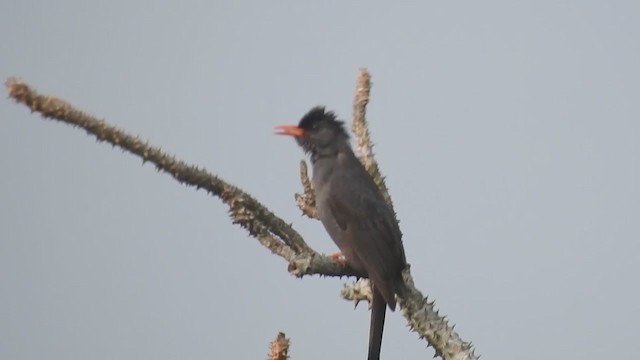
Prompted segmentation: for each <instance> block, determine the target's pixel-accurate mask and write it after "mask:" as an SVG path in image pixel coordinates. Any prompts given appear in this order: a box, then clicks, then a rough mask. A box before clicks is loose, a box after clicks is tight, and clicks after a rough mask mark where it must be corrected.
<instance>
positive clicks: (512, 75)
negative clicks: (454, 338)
mask: <svg viewBox="0 0 640 360" xmlns="http://www.w3.org/2000/svg"><path fill="white" fill-rule="evenodd" d="M44 3H45V2H41V1H40V2H38V1H4V2H2V3H1V4H0V44H1V46H2V51H1V54H2V55H1V56H0V76H1V78H2V79H3V80H4V79H5V78H7V77H9V76H18V77H21V78H22V79H23V80H25V81H27V82H29V83H30V84H32V85H34V86H35V87H36V88H37V89H38V90H40V91H42V92H44V93H48V94H53V95H56V96H58V97H61V98H64V99H66V100H68V101H70V102H71V103H73V104H75V105H77V106H78V107H80V108H82V109H84V110H86V111H88V112H90V113H92V114H95V115H98V116H100V117H104V118H105V119H107V120H108V121H109V122H110V123H113V124H116V125H118V126H120V127H122V128H125V129H127V130H128V131H130V132H132V133H135V134H140V135H141V136H142V137H143V138H145V139H149V140H150V142H151V143H153V144H157V145H161V146H162V147H163V149H165V150H167V151H169V152H171V153H173V154H176V155H177V156H178V157H180V158H182V159H184V160H187V161H189V162H192V163H195V164H199V165H202V166H205V167H207V168H208V169H209V170H211V171H213V172H215V173H217V174H219V175H221V176H223V177H224V178H226V179H228V180H230V181H232V182H234V183H236V184H238V185H239V186H241V187H243V188H245V189H246V190H248V191H250V192H251V193H252V194H254V195H255V196H256V197H257V198H258V199H260V200H261V201H263V202H264V203H265V204H266V205H268V206H269V207H270V208H271V209H272V210H274V211H276V212H277V213H278V214H280V215H281V216H282V217H283V218H284V219H286V220H287V221H290V222H292V223H293V224H294V226H295V227H296V228H297V229H298V230H299V231H301V232H302V234H303V235H304V236H305V238H306V239H307V241H308V242H309V243H310V244H311V245H312V246H313V247H314V248H316V249H318V250H320V251H323V252H333V251H335V246H334V245H333V243H332V242H331V241H330V240H329V239H328V237H327V236H326V234H325V232H324V230H323V229H322V227H321V225H320V224H319V223H317V222H313V221H311V220H308V219H306V218H303V217H302V216H301V215H300V212H299V210H298V209H297V208H296V206H295V204H294V201H293V193H294V192H296V191H298V190H299V189H300V185H299V183H298V161H299V160H300V159H301V158H302V157H303V154H302V152H301V151H300V150H299V149H298V148H297V146H296V145H295V143H294V142H293V141H291V140H290V139H284V138H282V137H277V136H273V135H272V130H271V129H272V127H273V126H274V125H277V124H281V123H295V122H297V121H298V119H299V117H300V116H301V115H302V114H303V113H304V112H306V111H307V110H308V109H309V108H310V107H312V106H314V105H317V104H324V105H327V106H328V107H329V108H331V109H334V110H336V111H337V112H338V113H339V114H340V115H341V116H342V117H343V118H345V119H348V118H350V116H351V100H352V95H353V91H354V82H355V77H356V73H357V69H358V67H361V66H366V67H368V68H369V69H370V71H371V73H372V75H373V80H374V88H373V93H372V99H371V105H370V108H369V120H370V122H371V131H372V133H373V136H374V139H375V141H376V144H377V146H376V151H377V154H378V160H379V161H380V164H381V167H382V170H383V172H384V173H385V174H386V175H387V177H388V185H389V187H390V190H391V192H392V195H393V196H394V200H395V203H396V209H397V211H398V214H399V216H400V219H401V228H402V230H403V232H404V243H405V247H406V251H407V257H408V260H409V262H410V263H411V264H412V270H413V274H414V277H415V280H416V282H417V285H418V287H419V288H421V289H422V290H423V291H425V292H426V293H428V294H429V295H430V297H432V298H433V299H435V300H436V303H437V305H438V307H439V308H440V309H441V311H442V312H443V313H445V314H447V315H448V316H449V318H450V320H451V321H452V322H454V323H456V324H457V327H456V329H457V330H458V331H459V332H460V334H461V335H462V336H463V338H464V339H466V340H471V341H473V342H474V344H475V345H476V347H477V351H478V352H479V353H480V354H482V355H483V357H484V358H485V359H513V358H518V359H523V360H526V359H540V358H541V357H545V358H562V359H601V358H632V357H634V356H635V355H637V351H636V350H635V346H634V344H635V343H636V340H637V337H638V333H637V331H638V330H637V325H638V323H640V285H638V281H637V276H638V271H639V270H640V266H639V265H638V263H639V260H640V245H639V241H638V239H640V228H639V225H638V222H639V220H640V192H639V189H640V186H639V184H640V145H639V144H640V142H639V141H638V139H639V136H640V122H639V119H640V108H639V105H638V99H639V98H640V85H639V84H640V70H639V69H640V67H639V66H638V64H639V63H640V61H639V60H640V59H639V55H640V25H638V14H639V11H640V3H638V2H637V1H612V2H604V1H512V0H510V1H482V2H479V1H458V2H453V1H425V2H421V5H412V6H409V5H396V6H394V7H393V8H391V7H389V6H387V5H383V4H382V2H350V3H346V2H344V1H324V2H306V1H255V2H241V1H236V2H226V3H221V2H217V1H184V2H181V3H180V5H178V2H160V1H146V2H145V1H137V2H132V1H109V2H104V3H103V4H100V5H98V3H91V2H85V1H57V2H55V4H54V3H53V2H51V3H50V4H49V5H44ZM385 3H386V2H385ZM0 165H1V166H2V176H0V358H2V359H44V358H46V359H88V358H90V359H223V358H225V359H261V358H264V357H265V356H266V353H267V348H268V343H269V341H271V340H272V339H273V338H274V337H275V335H276V334H277V332H278V331H284V332H286V334H287V335H288V336H290V337H291V338H292V350H291V352H292V358H293V359H326V358H327V354H330V355H331V356H332V358H335V359H354V358H365V354H366V349H367V345H366V343H367V336H368V331H369V330H368V326H369V320H368V313H367V311H366V306H361V307H359V308H358V309H356V310H355V311H354V310H353V306H352V305H351V304H349V303H347V302H345V301H343V300H340V299H339V297H338V293H339V290H340V288H341V287H342V283H344V282H345V281H346V280H344V279H343V280H339V279H325V278H323V279H319V278H317V277H316V278H305V279H303V280H299V279H295V278H293V277H292V276H290V275H289V274H288V273H287V271H286V264H285V263H284V262H283V261H282V260H281V259H280V258H278V257H275V256H274V255H271V254H270V253H269V252H268V251H266V250H265V249H264V248H262V247H261V246H259V245H258V243H257V242H256V241H255V240H254V239H252V238H249V237H248V235H247V234H246V233H245V232H244V231H243V230H242V229H240V228H238V227H236V226H234V225H232V224H231V223H230V221H229V220H228V218H227V215H226V208H225V206H223V205H222V204H221V203H220V202H219V201H218V200H217V199H215V198H211V197H209V196H207V195H206V194H205V193H204V192H202V191H194V190H193V189H191V188H186V187H184V186H181V185H178V184H177V183H176V182H175V181H174V180H172V179H171V178H170V177H169V176H166V175H161V174H158V173H156V171H155V170H154V168H153V167H152V166H149V165H145V166H142V165H141V161H139V160H138V159H136V158H134V157H132V156H130V155H128V154H123V153H122V152H121V151H120V150H117V149H116V150H114V149H112V148H111V147H110V146H108V145H105V144H96V143H95V140H94V139H93V138H90V137H88V136H86V135H85V134H84V132H82V131H79V130H77V129H72V128H70V127H68V126H64V125H62V124H58V123H53V122H48V121H43V120H41V119H40V117H39V116H37V115H33V114H30V113H29V111H28V110H27V109H26V108H24V107H23V106H18V105H15V104H13V103H12V102H11V101H9V100H7V99H5V100H3V101H2V102H1V104H0ZM387 319H388V320H387V326H386V329H385V337H384V342H383V348H382V352H383V353H382V355H383V357H384V358H386V359H394V358H395V359H424V358H427V357H430V356H431V355H432V354H433V352H432V350H431V349H428V350H425V343H424V342H421V341H419V340H417V338H416V335H415V334H413V333H409V331H408V330H407V328H406V325H405V321H404V319H403V318H402V316H401V315H400V314H399V313H393V314H391V315H389V316H388V317H387Z"/></svg>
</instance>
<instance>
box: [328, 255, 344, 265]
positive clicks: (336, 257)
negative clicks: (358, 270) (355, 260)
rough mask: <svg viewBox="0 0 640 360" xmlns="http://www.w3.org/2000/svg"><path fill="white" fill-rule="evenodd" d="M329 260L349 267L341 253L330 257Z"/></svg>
mask: <svg viewBox="0 0 640 360" xmlns="http://www.w3.org/2000/svg"><path fill="white" fill-rule="evenodd" d="M329 258H330V259H331V260H333V261H334V262H335V263H337V264H338V265H340V266H342V267H347V258H345V257H344V255H342V253H341V252H337V253H333V254H330V255H329Z"/></svg>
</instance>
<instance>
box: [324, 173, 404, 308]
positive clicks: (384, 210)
mask: <svg viewBox="0 0 640 360" xmlns="http://www.w3.org/2000/svg"><path fill="white" fill-rule="evenodd" d="M344 176H345V178H342V179H340V178H335V179H334V181H337V182H339V184H336V185H338V186H332V187H331V192H330V193H329V196H328V199H327V205H328V206H329V208H330V210H331V214H332V216H333V217H334V219H335V221H336V223H337V224H338V225H339V226H340V227H341V229H342V230H343V231H344V236H345V237H347V239H345V240H346V241H348V243H349V245H350V246H351V247H352V249H353V252H354V253H355V255H356V256H357V258H358V260H359V262H360V263H361V264H362V265H363V267H364V270H365V271H366V272H367V275H368V276H369V278H370V279H371V280H372V281H373V283H374V285H375V286H376V287H377V288H378V290H380V292H381V293H382V295H383V297H384V299H385V301H386V303H387V304H389V307H391V308H392V309H393V308H394V307H395V297H394V294H395V293H396V292H397V287H398V286H399V283H398V281H402V280H401V276H402V269H403V268H404V267H405V265H406V260H405V254H404V248H403V246H402V234H401V232H400V229H399V227H398V224H397V223H396V221H395V217H394V216H393V212H392V210H391V208H390V207H389V206H388V205H387V204H386V202H385V201H384V199H383V197H382V194H381V193H380V190H379V189H378V187H377V186H376V185H375V183H374V182H373V180H372V179H371V177H370V176H369V174H368V173H366V170H364V168H362V167H359V168H358V169H355V170H352V171H350V172H349V173H345V175H344Z"/></svg>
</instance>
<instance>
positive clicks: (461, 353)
mask: <svg viewBox="0 0 640 360" xmlns="http://www.w3.org/2000/svg"><path fill="white" fill-rule="evenodd" d="M6 86H7V90H8V92H9V96H10V97H11V98H13V99H14V100H15V101H17V102H18V103H21V104H24V105H26V106H27V107H28V108H29V109H30V110H31V111H32V112H38V113H40V114H41V115H42V116H43V117H44V118H45V119H52V120H56V121H60V122H63V123H66V124H69V125H71V126H74V127H80V128H82V129H84V130H85V131H86V132H87V133H88V134H90V135H93V136H95V137H96V138H97V140H98V141H100V142H108V143H110V144H111V145H113V146H117V147H120V148H121V149H123V150H125V151H127V152H129V153H131V154H134V155H136V156H138V157H140V158H141V159H142V161H143V163H144V162H150V163H152V164H154V165H155V167H156V169H157V170H158V171H161V172H164V173H167V174H169V175H171V176H172V177H173V178H175V179H176V180H177V181H178V182H180V183H182V184H185V185H189V186H193V187H195V188H196V189H204V190H205V191H207V192H208V193H209V194H211V195H214V196H216V197H218V198H220V199H221V200H222V201H223V202H224V203H225V204H226V205H227V206H228V207H229V216H230V218H231V221H232V222H233V223H235V224H238V225H240V226H242V227H243V228H244V229H246V230H247V231H248V232H249V234H251V235H252V236H253V237H255V238H256V239H257V240H258V241H259V242H260V244H262V245H263V246H265V247H266V248H267V249H269V250H270V251H271V252H272V253H274V254H276V255H278V256H280V257H282V258H284V259H285V260H286V261H287V263H288V269H289V272H290V273H292V274H293V275H295V276H298V277H302V276H304V275H313V274H318V275H324V276H340V277H341V276H360V277H362V275H363V274H358V273H357V272H355V271H353V270H352V269H349V268H344V267H343V266H341V265H338V264H337V263H336V262H334V261H333V260H332V259H330V258H329V257H327V256H325V255H322V254H320V253H318V252H316V251H315V250H313V249H312V248H311V247H310V246H309V245H307V243H306V242H305V241H304V239H303V238H302V236H301V235H300V234H299V233H298V232H296V231H295V230H294V229H293V228H292V227H291V226H290V225H289V224H288V223H287V222H285V221H284V220H282V219H281V218H280V217H278V216H277V215H275V214H274V213H273V212H271V211H270V210H269V209H267V208H266V207H265V206H264V205H262V204H261V203H260V202H258V201H257V200H256V199H255V198H253V197H252V196H251V195H249V194H248V193H246V192H245V191H243V190H242V189H240V188H238V187H236V186H234V185H232V184H229V183H228V182H226V181H225V180H223V179H222V178H220V177H218V176H216V175H214V174H212V173H210V172H208V171H206V170H205V169H203V168H200V167H198V166H195V165H191V164H187V163H186V162H183V161H180V160H178V159H176V158H175V157H174V156H172V155H169V154H167V153H165V152H163V151H162V150H161V149H160V148H159V147H154V146H151V145H149V144H148V143H147V142H145V141H142V140H141V139H139V138H138V137H136V136H133V135H131V134H128V133H126V132H124V131H123V130H120V129H118V128H116V127H114V126H111V125H109V124H108V123H106V122H105V121H104V120H100V119H97V118H95V117H93V116H90V115H87V114H86V113H84V112H82V111H80V110H78V109H76V108H75V107H73V106H72V105H71V104H69V103H67V102H65V101H63V100H61V99H58V98H56V97H53V96H47V95H42V94H39V93H37V92H36V91H35V90H33V89H32V88H31V87H30V86H29V85H27V84H26V83H24V82H22V81H19V80H16V79H9V80H8V81H7V82H6ZM369 91H370V76H369V73H368V72H367V71H366V70H365V69H361V71H360V76H359V80H358V88H357V91H356V102H355V104H354V133H355V135H356V140H357V142H358V149H359V152H360V154H361V159H362V161H363V163H364V164H365V166H366V167H367V169H368V170H369V172H370V174H372V175H373V177H374V179H375V180H376V183H377V184H378V186H380V187H381V189H382V190H383V194H385V197H386V198H387V200H388V201H389V203H391V199H390V197H389V195H388V191H387V190H386V186H385V184H384V178H383V177H382V175H380V172H379V170H378V166H377V163H376V162H375V160H374V158H373V152H372V151H371V149H372V144H371V141H370V140H369V135H368V130H367V125H366V121H365V110H366V105H367V103H368V99H369ZM357 124H358V125H357ZM301 179H302V183H303V189H304V195H299V198H298V197H297V198H298V204H299V205H300V204H302V206H301V208H302V209H303V211H305V209H307V210H306V212H305V214H306V215H307V216H309V217H317V214H315V213H314V212H313V211H315V203H314V201H313V197H312V194H313V191H312V188H311V187H310V183H309V181H308V176H307V174H306V166H305V165H301ZM305 179H306V180H305ZM310 194H311V197H308V196H309V195H310ZM404 277H405V283H406V285H407V287H406V288H407V291H406V293H405V294H404V296H403V297H402V298H400V299H399V304H400V306H401V307H402V310H403V313H404V316H405V318H407V321H408V323H409V325H410V327H411V328H412V329H413V330H414V331H415V332H417V333H418V334H419V336H420V337H421V338H424V339H426V340H427V343H428V345H430V346H433V347H434V349H435V352H436V355H439V356H441V357H442V358H443V359H447V360H448V359H456V360H463V359H464V360H467V359H477V356H476V355H475V354H474V352H473V349H472V346H471V344H470V343H468V342H464V341H463V340H462V339H460V337H459V336H458V334H456V333H455V332H454V331H453V328H452V327H451V326H449V324H448V323H447V321H446V320H445V319H444V317H443V316H440V315H439V314H438V312H437V311H436V310H435V309H434V304H433V302H428V301H427V299H426V298H425V297H424V296H423V295H422V293H421V292H420V291H419V290H418V289H416V288H415V286H414V284H413V279H412V278H411V274H410V271H409V269H407V270H406V271H405V273H404ZM358 286H366V282H362V283H360V285H358ZM362 294H366V291H365V290H364V289H361V290H360V291H359V292H357V293H352V294H349V293H346V294H344V296H345V297H346V298H349V299H353V300H358V299H359V298H360V299H364V298H366V295H365V296H364V297H362V296H363V295H362Z"/></svg>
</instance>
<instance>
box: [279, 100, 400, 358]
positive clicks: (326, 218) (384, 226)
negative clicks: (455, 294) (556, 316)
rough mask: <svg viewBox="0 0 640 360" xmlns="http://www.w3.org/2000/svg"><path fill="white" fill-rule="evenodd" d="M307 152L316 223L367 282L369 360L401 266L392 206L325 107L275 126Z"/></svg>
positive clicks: (374, 355)
mask: <svg viewBox="0 0 640 360" xmlns="http://www.w3.org/2000/svg"><path fill="white" fill-rule="evenodd" d="M276 129H277V130H278V134H280V135H289V136H293V137H295V139H296V141H297V142H298V144H299V145H300V146H301V147H302V149H303V150H304V151H305V152H306V153H307V154H309V155H310V157H311V164H312V166H313V177H312V183H313V187H314V191H315V198H316V208H317V210H318V213H319V217H320V221H321V222H322V224H323V225H324V227H325V229H326V230H327V232H328V233H329V236H330V237H331V239H333V241H334V242H335V243H336V245H337V246H338V248H339V249H340V251H341V252H342V254H343V255H344V259H345V260H346V262H347V264H349V266H351V267H352V268H353V269H355V270H356V271H359V272H362V273H364V274H366V275H367V276H368V277H369V279H370V281H371V284H372V288H373V301H372V303H371V325H370V332H369V356H368V359H369V360H378V359H379V358H380V346H381V344H382V331H383V329H384V318H385V313H386V307H387V306H389V308H390V309H391V310H392V311H393V310H395V307H396V299H395V294H400V293H401V291H402V289H403V280H402V270H403V269H404V268H405V267H406V258H405V254H404V247H403V245H402V233H401V232H400V228H399V227H398V223H397V222H396V220H395V217H394V214H393V210H392V209H391V207H390V206H389V205H388V204H387V203H386V202H385V200H384V198H383V196H382V193H381V192H380V189H379V188H378V186H377V185H376V184H375V182H374V181H373V179H372V178H371V176H370V175H369V173H368V172H367V171H366V169H365V168H364V166H362V164H361V163H360V161H359V160H358V158H357V157H356V156H355V154H354V153H353V150H352V149H351V145H350V144H349V135H348V134H347V132H346V130H345V128H344V123H343V122H342V121H339V120H337V118H336V115H335V113H333V112H331V111H326V110H325V108H324V107H314V108H313V109H311V110H310V111H309V112H308V113H307V114H306V115H304V116H303V117H302V119H301V120H300V123H299V124H298V125H297V126H296V125H281V126H277V127H276Z"/></svg>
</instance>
